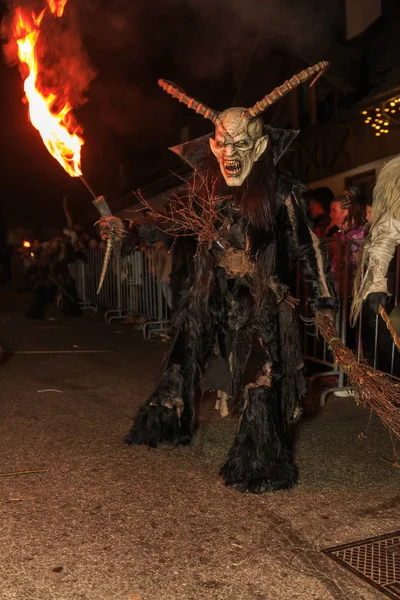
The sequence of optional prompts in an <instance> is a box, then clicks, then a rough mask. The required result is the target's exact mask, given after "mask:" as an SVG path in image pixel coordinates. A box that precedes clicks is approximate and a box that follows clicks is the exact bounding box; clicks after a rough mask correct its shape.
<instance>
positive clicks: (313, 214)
mask: <svg viewBox="0 0 400 600" xmlns="http://www.w3.org/2000/svg"><path fill="white" fill-rule="evenodd" d="M304 198H305V199H306V201H307V204H308V211H309V216H310V219H311V221H312V223H313V226H314V231H315V233H316V234H317V236H318V237H319V238H324V237H325V235H326V229H327V227H328V226H329V224H330V221H331V220H330V217H329V210H330V205H331V202H332V200H333V199H334V195H333V192H332V190H331V189H330V188H328V187H318V188H315V190H308V191H307V192H306V193H305V194H304Z"/></svg>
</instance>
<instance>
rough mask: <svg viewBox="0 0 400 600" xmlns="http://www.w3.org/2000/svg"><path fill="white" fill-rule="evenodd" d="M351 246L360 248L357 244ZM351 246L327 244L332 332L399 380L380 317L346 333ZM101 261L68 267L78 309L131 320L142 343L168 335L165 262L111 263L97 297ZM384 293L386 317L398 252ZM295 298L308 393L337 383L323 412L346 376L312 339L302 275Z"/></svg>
mask: <svg viewBox="0 0 400 600" xmlns="http://www.w3.org/2000/svg"><path fill="white" fill-rule="evenodd" d="M356 242H357V244H358V246H359V248H360V247H361V242H362V241H361V240H357V241H356ZM354 243H355V242H354V240H347V241H346V242H342V241H341V240H334V241H330V242H329V248H328V251H329V255H330V260H331V264H332V276H333V279H334V282H335V286H336V292H337V296H338V300H339V309H338V312H337V314H336V328H337V330H338V331H339V333H340V337H341V339H342V341H343V342H344V343H345V344H347V345H348V346H349V347H350V348H351V349H352V350H353V351H354V352H356V353H357V356H358V357H359V359H360V360H365V361H367V362H368V364H370V365H371V367H372V368H376V369H379V370H380V371H383V372H385V373H387V374H389V375H391V376H395V377H400V354H399V352H398V351H397V350H396V347H395V345H394V343H393V340H392V338H391V336H390V333H389V331H388V330H387V328H386V325H385V323H384V322H383V320H382V319H381V317H380V316H379V315H378V316H377V315H375V314H373V313H372V311H370V310H367V308H366V307H365V305H364V308H363V310H362V311H361V314H360V317H359V319H358V322H357V324H356V326H355V327H354V328H351V327H350V324H349V315H350V306H351V302H352V284H353V279H354V275H355V269H356V266H357V263H356V262H355V260H354V257H355V256H356V254H357V252H356V253H354ZM103 259H104V251H103V250H91V251H89V252H88V254H87V260H86V261H81V260H78V261H75V262H74V263H72V264H71V275H72V276H73V278H74V279H75V282H76V287H77V293H78V298H79V300H80V305H81V306H82V308H88V309H93V310H98V308H100V309H102V310H104V317H105V322H106V323H107V324H108V323H110V322H111V321H113V320H114V319H124V318H126V317H128V316H129V317H132V321H133V322H136V323H140V324H141V325H142V326H143V335H144V337H145V338H150V337H151V336H152V335H156V334H159V333H163V332H167V331H168V327H169V323H170V316H171V290H170V287H169V284H168V275H169V270H168V269H166V265H165V257H164V259H163V258H162V256H161V257H160V256H158V255H157V254H156V253H154V252H151V251H139V250H138V251H135V252H133V253H131V254H129V255H128V256H125V257H123V258H118V257H113V258H112V259H111V261H110V264H109V268H108V271H107V274H106V277H105V280H104V284H103V287H102V290H101V291H100V293H99V294H98V295H97V293H96V290H97V286H98V283H99V280H100V274H101V270H102V265H103ZM388 288H389V293H390V294H391V295H390V297H389V301H388V304H387V306H386V310H387V312H388V313H389V314H390V313H391V311H392V310H393V309H394V308H395V307H396V306H397V303H398V298H399V293H400V246H399V248H398V251H397V253H396V255H395V257H394V258H393V260H392V263H391V264H390V267H389V272H388ZM296 297H297V298H299V299H300V305H299V312H300V322H301V324H302V340H303V356H304V360H305V361H306V362H307V363H308V364H314V365H315V370H316V372H315V373H314V374H313V375H312V376H311V377H309V388H310V393H312V387H313V384H314V382H315V381H316V380H317V379H319V378H322V377H326V376H331V377H335V378H336V382H337V383H336V384H335V386H333V387H329V388H328V389H325V390H324V391H323V392H322V394H321V397H320V404H321V406H324V404H325V402H326V398H327V396H328V395H329V394H330V393H331V392H335V391H338V390H342V391H345V390H349V387H348V384H347V380H346V374H345V373H344V372H343V370H342V369H340V368H339V367H338V365H337V364H336V363H335V361H334V359H333V355H332V353H331V351H330V349H329V347H328V344H327V343H326V342H325V340H324V339H323V338H322V336H319V337H318V336H317V335H316V334H315V327H314V325H313V314H312V311H311V308H310V304H309V302H308V298H309V294H308V286H307V283H306V282H305V281H304V276H303V275H302V272H301V269H299V270H298V271H297V279H296ZM317 365H318V366H317Z"/></svg>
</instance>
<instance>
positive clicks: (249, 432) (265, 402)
mask: <svg viewBox="0 0 400 600" xmlns="http://www.w3.org/2000/svg"><path fill="white" fill-rule="evenodd" d="M277 388H278V386H277V385H276V384H275V385H272V387H267V386H260V387H249V389H248V401H247V406H246V408H245V411H244V414H243V418H242V420H241V424H240V428H239V431H238V433H237V435H236V439H235V441H234V444H233V446H232V448H231V450H230V452H229V455H228V459H227V461H226V463H225V465H224V466H223V467H222V469H221V475H222V477H223V479H224V480H225V484H226V485H232V486H235V487H237V488H239V489H240V490H241V491H242V492H246V491H248V492H252V493H253V494H260V493H263V492H267V491H276V490H283V489H290V488H291V487H293V486H294V485H295V484H296V482H297V469H296V467H295V466H294V465H293V464H292V462H291V459H290V452H289V444H288V439H287V435H288V432H287V427H286V426H285V423H284V419H283V415H282V407H281V398H280V394H278V389H277Z"/></svg>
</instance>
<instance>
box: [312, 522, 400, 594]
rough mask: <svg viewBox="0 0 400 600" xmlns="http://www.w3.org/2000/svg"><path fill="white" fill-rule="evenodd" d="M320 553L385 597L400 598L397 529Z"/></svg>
mask: <svg viewBox="0 0 400 600" xmlns="http://www.w3.org/2000/svg"><path fill="white" fill-rule="evenodd" d="M323 552H324V553H325V554H326V555H327V556H329V558H332V559H333V560H335V561H336V562H338V563H339V564H340V565H341V566H342V567H344V568H345V569H348V570H349V571H351V572H352V573H354V575H357V577H361V579H363V580H364V581H366V582H367V583H369V584H370V585H372V586H373V587H374V588H376V589H377V590H379V591H380V592H382V594H385V595H386V596H387V597H388V598H394V599H395V600H399V599H400V531H396V532H395V533H388V534H387V535H381V536H379V537H375V538H369V539H368V540H360V541H358V542H352V543H350V544H345V545H344V546H336V547H335V548H327V549H326V550H323Z"/></svg>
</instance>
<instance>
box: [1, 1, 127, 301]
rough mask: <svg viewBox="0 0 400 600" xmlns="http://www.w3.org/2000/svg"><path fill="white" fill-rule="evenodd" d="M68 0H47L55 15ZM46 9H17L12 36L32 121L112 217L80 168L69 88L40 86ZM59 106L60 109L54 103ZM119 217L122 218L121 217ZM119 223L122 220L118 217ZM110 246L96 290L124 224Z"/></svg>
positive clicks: (69, 170)
mask: <svg viewBox="0 0 400 600" xmlns="http://www.w3.org/2000/svg"><path fill="white" fill-rule="evenodd" d="M66 2H67V0H47V4H48V9H49V10H50V11H51V13H52V14H53V16H54V18H60V17H62V15H63V12H64V7H65V4H66ZM46 11H47V8H45V9H44V10H43V11H42V12H41V13H40V14H39V15H35V14H33V13H31V12H29V13H28V12H25V11H24V10H23V9H21V8H17V9H16V11H15V17H14V23H13V38H14V40H15V42H16V44H17V49H18V58H19V60H20V62H21V63H22V64H24V65H25V67H26V68H25V69H24V71H25V73H27V75H26V76H24V91H25V97H26V100H27V102H28V105H29V118H30V121H31V123H32V125H33V126H34V127H35V129H37V130H38V131H39V133H40V135H41V137H42V140H43V142H44V145H45V146H46V148H47V149H48V151H49V152H50V154H51V155H52V156H53V157H54V158H55V159H56V160H57V161H58V162H59V163H60V164H61V166H62V167H63V169H64V170H65V171H66V172H67V173H68V175H70V176H71V177H79V178H80V180H81V181H82V183H83V184H84V186H85V187H86V188H87V190H88V191H89V192H90V193H91V195H92V196H93V204H94V205H95V206H96V208H97V210H98V211H99V213H100V215H101V217H102V219H103V218H108V217H112V213H111V210H110V207H109V206H108V204H107V201H106V199H105V198H104V196H97V195H96V194H95V193H94V191H93V189H92V188H91V186H90V185H89V184H88V182H87V181H86V179H85V178H84V177H83V174H82V170H81V149H82V146H83V144H84V139H83V136H82V134H83V131H82V128H81V127H80V125H79V124H78V123H77V121H76V119H75V117H74V115H73V113H72V108H73V107H72V104H71V102H70V100H69V98H68V92H69V90H62V91H61V92H60V90H57V89H54V90H53V89H51V90H49V88H48V87H47V88H46V90H45V91H41V90H40V78H39V72H40V60H39V55H38V52H37V42H38V39H39V37H40V34H41V23H42V20H43V17H44V15H45V13H46ZM56 106H57V107H58V110H57V112H56V111H55V107H56ZM118 221H119V220H118ZM119 223H120V221H119ZM108 231H109V235H108V236H107V248H106V254H105V257H104V263H103V268H102V272H101V276H100V281H99V285H98V288H97V294H99V292H100V290H101V287H102V285H103V282H104V278H105V275H106V272H107V267H108V263H109V261H110V257H111V253H112V249H113V246H114V242H115V239H116V237H118V236H119V237H121V235H122V234H123V229H122V227H118V226H117V225H115V224H113V225H111V227H110V228H108Z"/></svg>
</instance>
